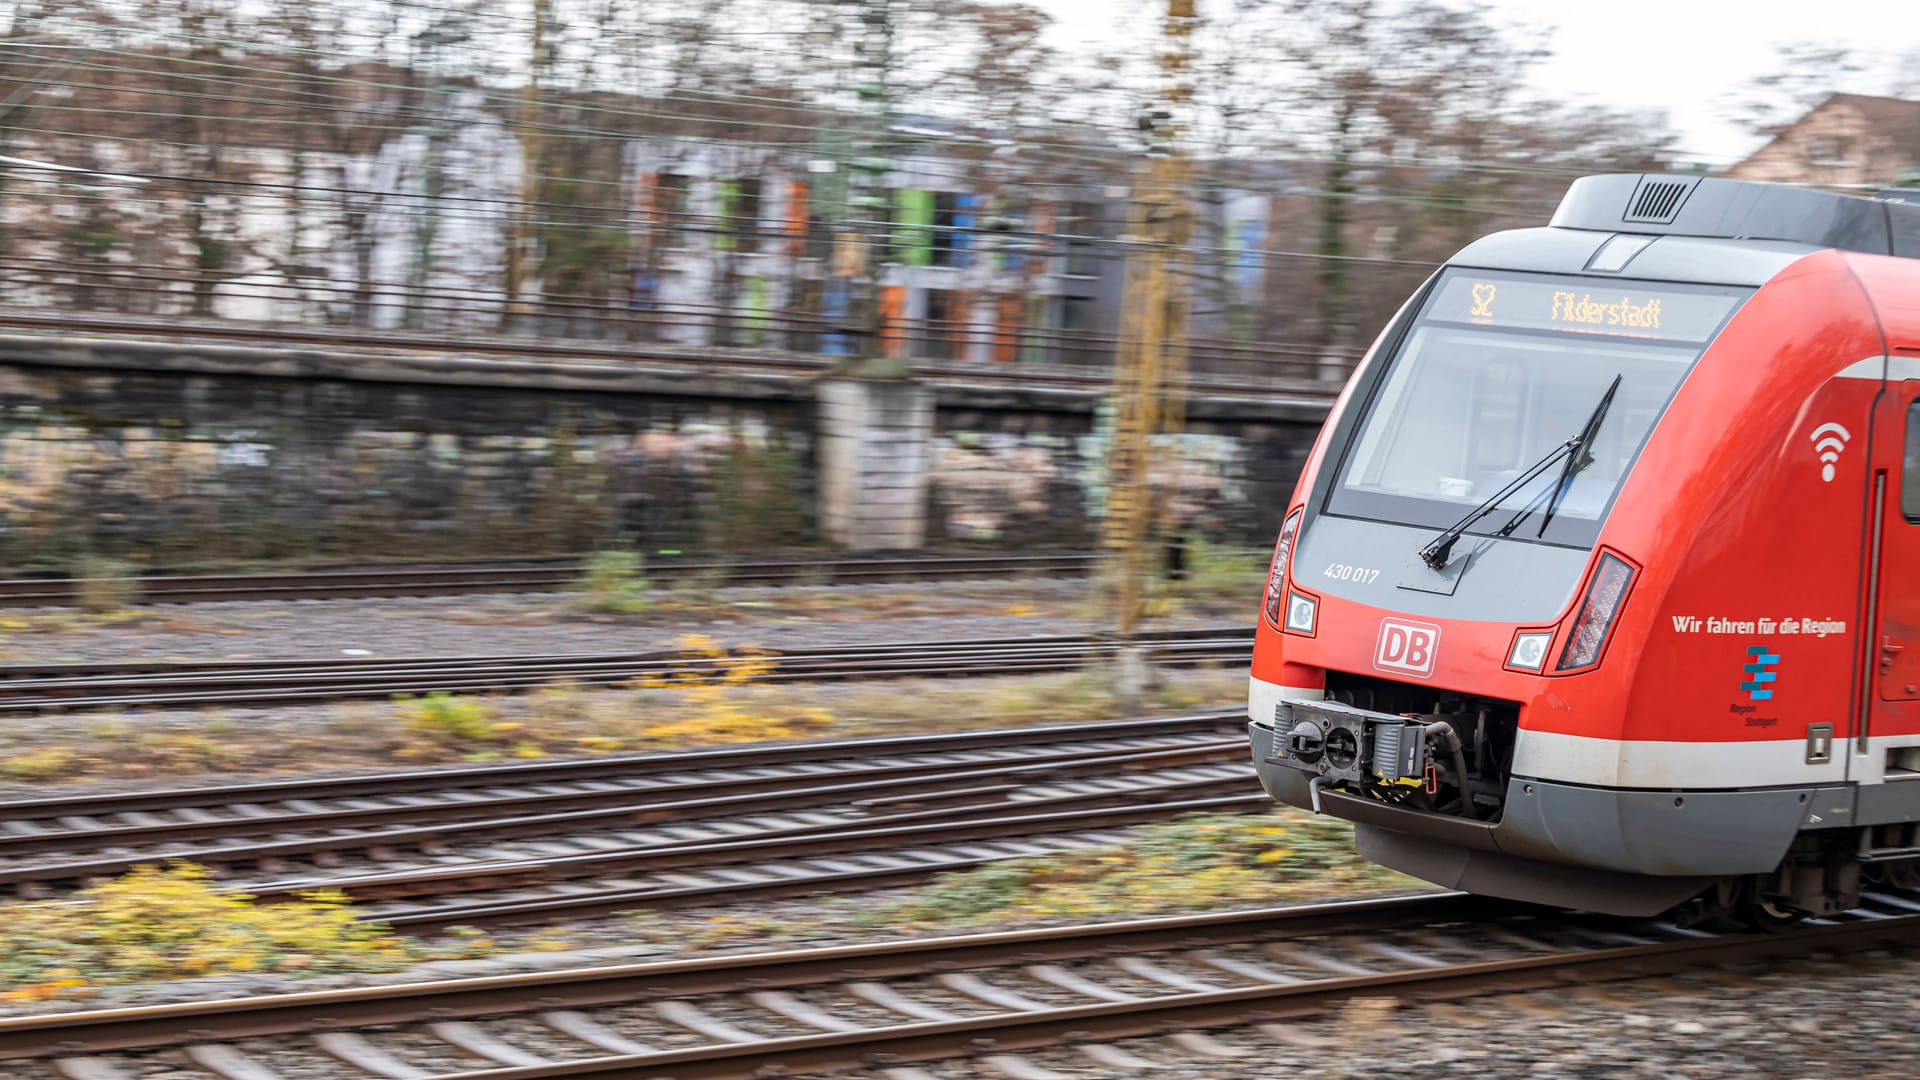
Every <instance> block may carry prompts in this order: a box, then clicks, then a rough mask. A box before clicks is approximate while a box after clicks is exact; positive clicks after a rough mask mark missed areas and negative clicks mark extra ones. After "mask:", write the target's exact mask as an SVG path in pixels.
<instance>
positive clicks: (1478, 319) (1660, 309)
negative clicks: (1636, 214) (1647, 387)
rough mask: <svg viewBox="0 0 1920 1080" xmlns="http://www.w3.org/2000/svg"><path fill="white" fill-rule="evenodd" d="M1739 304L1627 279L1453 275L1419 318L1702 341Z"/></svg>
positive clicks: (1734, 298)
mask: <svg viewBox="0 0 1920 1080" xmlns="http://www.w3.org/2000/svg"><path fill="white" fill-rule="evenodd" d="M1739 302H1740V297H1737V296H1713V295H1710V294H1706V293H1697V292H1680V291H1670V290H1660V289H1649V288H1643V287H1636V286H1635V285H1634V283H1631V282H1628V283H1623V284H1621V285H1612V284H1609V283H1603V282H1595V281H1568V282H1546V281H1517V280H1514V279H1512V278H1488V277H1474V276H1471V275H1467V274H1460V275H1456V276H1454V277H1452V278H1450V279H1448V281H1447V283H1446V284H1445V285H1443V286H1441V289H1440V295H1439V296H1438V297H1436V298H1435V300H1434V303H1433V306H1432V307H1431V308H1429V309H1428V310H1427V317H1428V318H1429V319H1443V320H1445V321H1447V322H1463V323H1472V324H1475V325H1479V326H1505V327H1511V328H1514V329H1525V330H1563V331H1566V332H1568V333H1575V334H1607V335H1610V336H1615V337H1640V338H1658V339H1660V340H1662V341H1689V342H1703V341H1706V340H1707V339H1708V338H1711V337H1712V336H1713V334H1714V332H1715V331H1716V330H1718V329H1720V324H1721V323H1722V322H1723V321H1725V319H1726V317H1727V313H1728V312H1729V311H1732V310H1733V308H1734V306H1735V305H1736V304H1738V303H1739Z"/></svg>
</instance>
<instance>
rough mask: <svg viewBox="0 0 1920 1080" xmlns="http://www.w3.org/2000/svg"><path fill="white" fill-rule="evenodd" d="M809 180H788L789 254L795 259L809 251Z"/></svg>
mask: <svg viewBox="0 0 1920 1080" xmlns="http://www.w3.org/2000/svg"><path fill="white" fill-rule="evenodd" d="M807 194H808V192H807V182H806V181H805V180H790V181H788V182H787V254H788V255H789V256H790V257H792V258H795V259H798V258H800V257H801V256H803V255H805V254H806V253H807Z"/></svg>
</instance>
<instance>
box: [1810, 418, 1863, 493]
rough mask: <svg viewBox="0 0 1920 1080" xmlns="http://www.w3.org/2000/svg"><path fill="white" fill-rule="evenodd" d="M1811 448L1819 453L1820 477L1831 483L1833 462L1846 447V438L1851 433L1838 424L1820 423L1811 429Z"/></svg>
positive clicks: (1851, 434) (1849, 436)
mask: <svg viewBox="0 0 1920 1080" xmlns="http://www.w3.org/2000/svg"><path fill="white" fill-rule="evenodd" d="M1812 438H1813V450H1814V452H1815V453H1817V454H1819V455H1820V479H1822V480H1825V481H1826V482H1827V483H1829V484H1831V483H1833V463H1834V462H1836V461H1839V460H1840V452H1841V451H1842V450H1845V449H1846V448H1847V440H1848V439H1851V438H1853V433H1852V432H1849V431H1848V430H1847V429H1846V428H1843V427H1841V426H1840V425H1839V424H1821V425H1820V426H1819V427H1817V428H1814V429H1813V436H1812Z"/></svg>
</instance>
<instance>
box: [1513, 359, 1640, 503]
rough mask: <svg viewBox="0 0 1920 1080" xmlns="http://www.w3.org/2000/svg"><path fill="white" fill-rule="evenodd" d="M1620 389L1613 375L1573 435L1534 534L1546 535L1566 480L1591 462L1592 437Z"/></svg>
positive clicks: (1566, 486) (1567, 485)
mask: <svg viewBox="0 0 1920 1080" xmlns="http://www.w3.org/2000/svg"><path fill="white" fill-rule="evenodd" d="M1618 389H1620V376H1619V375H1615V376H1614V377H1613V385H1612V386H1609V387H1607V392H1606V393H1605V394H1603V395H1601V398H1600V404H1598V405H1595V406H1594V407H1593V415H1592V416H1589V417H1587V426H1586V427H1583V428H1581V429H1580V434H1578V435H1576V436H1574V444H1573V452H1572V453H1570V454H1568V455H1567V464H1566V466H1565V467H1564V468H1562V469H1561V470H1560V479H1559V480H1558V481H1557V482H1556V483H1555V484H1554V485H1553V498H1552V499H1551V500H1549V501H1548V503H1547V510H1546V513H1544V514H1541V515H1540V531H1539V532H1538V533H1535V534H1534V535H1536V536H1545V535H1547V522H1549V521H1552V520H1553V512H1554V510H1555V509H1556V508H1558V507H1559V505H1560V498H1561V496H1563V495H1565V494H1566V493H1567V488H1568V487H1569V486H1571V485H1570V484H1569V483H1568V481H1570V480H1572V479H1573V478H1574V477H1576V476H1578V475H1580V474H1581V473H1582V472H1583V471H1585V470H1586V468H1587V466H1589V465H1591V464H1593V437H1594V436H1595V435H1596V434H1598V433H1599V431H1600V421H1602V420H1605V419H1606V418H1607V407H1608V406H1609V405H1612V404H1613V392H1614V391H1615V390H1618Z"/></svg>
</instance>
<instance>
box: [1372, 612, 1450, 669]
mask: <svg viewBox="0 0 1920 1080" xmlns="http://www.w3.org/2000/svg"><path fill="white" fill-rule="evenodd" d="M1439 650H1440V628H1439V627H1437V626H1435V625H1433V624H1432V623H1423V622H1409V621H1407V620H1406V619H1381V620H1380V640H1379V641H1378V642H1376V643H1375V644H1374V647H1373V666H1374V667H1377V668H1379V669H1380V670H1381V671H1390V672H1393V673H1394V674H1396V675H1418V676H1419V677H1420V678H1422V679H1425V678H1429V677H1431V676H1432V675H1433V655H1434V653H1436V652H1438V651H1439Z"/></svg>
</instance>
